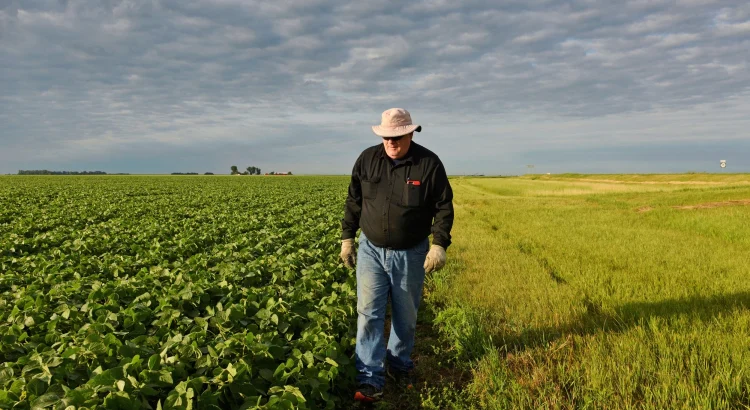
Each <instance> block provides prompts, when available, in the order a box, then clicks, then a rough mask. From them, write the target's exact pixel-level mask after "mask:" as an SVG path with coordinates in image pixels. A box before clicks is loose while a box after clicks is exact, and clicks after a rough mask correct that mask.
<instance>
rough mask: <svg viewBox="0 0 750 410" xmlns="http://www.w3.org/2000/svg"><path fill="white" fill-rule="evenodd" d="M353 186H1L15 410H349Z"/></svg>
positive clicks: (0, 268) (2, 293)
mask: <svg viewBox="0 0 750 410" xmlns="http://www.w3.org/2000/svg"><path fill="white" fill-rule="evenodd" d="M345 192H346V180H345V179H344V178H340V179H339V178H284V179H274V178H263V177H257V178H256V177H253V178H229V177H134V176H119V177H117V176H107V177H100V176H92V177H31V176H30V177H18V176H14V177H3V178H0V339H1V343H0V363H2V364H0V408H34V409H37V408H55V409H93V408H112V409H141V408H143V409H149V408H151V409H157V408H163V409H166V408H175V409H189V408H200V409H212V408H213V409H229V408H231V409H249V408H333V407H335V406H336V405H337V404H338V403H339V402H340V399H339V398H338V396H339V393H341V392H342V391H343V389H345V388H347V387H348V386H347V383H349V382H350V381H351V380H352V377H353V366H352V365H351V363H349V362H350V357H351V353H352V350H353V344H354V332H355V326H354V324H355V321H356V311H355V307H356V295H355V289H356V287H355V282H354V277H353V275H352V274H351V273H350V272H348V271H347V270H346V269H345V268H344V267H343V266H342V265H340V264H339V261H338V260H337V255H338V250H339V249H338V247H339V241H338V239H339V229H340V218H341V215H342V212H343V200H344V195H345Z"/></svg>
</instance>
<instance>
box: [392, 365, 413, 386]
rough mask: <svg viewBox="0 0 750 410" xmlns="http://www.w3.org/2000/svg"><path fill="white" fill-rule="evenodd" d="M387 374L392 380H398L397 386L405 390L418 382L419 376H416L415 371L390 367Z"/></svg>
mask: <svg viewBox="0 0 750 410" xmlns="http://www.w3.org/2000/svg"><path fill="white" fill-rule="evenodd" d="M386 374H387V375H388V377H389V378H390V379H391V380H393V381H394V382H396V385H397V386H399V387H401V388H403V389H404V390H411V389H413V388H414V386H416V384H417V378H416V377H415V374H414V371H410V372H407V371H404V370H397V369H394V368H392V367H388V369H387V370H386Z"/></svg>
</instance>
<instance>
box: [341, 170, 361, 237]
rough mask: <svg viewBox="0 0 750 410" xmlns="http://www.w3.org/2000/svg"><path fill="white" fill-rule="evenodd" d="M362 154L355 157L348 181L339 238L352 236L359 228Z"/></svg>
mask: <svg viewBox="0 0 750 410" xmlns="http://www.w3.org/2000/svg"><path fill="white" fill-rule="evenodd" d="M361 164H362V156H361V155H360V156H359V158H357V161H356V162H355V163H354V168H353V169H352V178H351V180H350V181H349V193H348V194H347V197H346V204H345V205H344V218H343V219H341V239H350V238H354V237H355V236H356V235H357V230H358V229H359V218H360V216H361V215H362V185H361V183H360V173H359V172H360V169H361V168H362V167H361Z"/></svg>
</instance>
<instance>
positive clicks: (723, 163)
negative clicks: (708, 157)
mask: <svg viewBox="0 0 750 410" xmlns="http://www.w3.org/2000/svg"><path fill="white" fill-rule="evenodd" d="M719 163H720V165H721V167H722V168H726V167H727V160H725V159H722V160H720V161H719Z"/></svg>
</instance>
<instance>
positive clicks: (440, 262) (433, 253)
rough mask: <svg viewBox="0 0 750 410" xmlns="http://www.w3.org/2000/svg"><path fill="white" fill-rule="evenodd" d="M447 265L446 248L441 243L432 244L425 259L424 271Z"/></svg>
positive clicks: (429, 271) (436, 269)
mask: <svg viewBox="0 0 750 410" xmlns="http://www.w3.org/2000/svg"><path fill="white" fill-rule="evenodd" d="M443 266H445V248H443V247H442V246H440V245H432V246H431V247H430V251H429V252H428V253H427V258H426V259H425V260H424V273H432V272H436V271H439V270H440V269H442V268H443Z"/></svg>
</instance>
